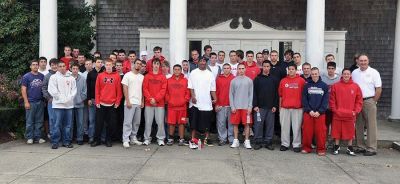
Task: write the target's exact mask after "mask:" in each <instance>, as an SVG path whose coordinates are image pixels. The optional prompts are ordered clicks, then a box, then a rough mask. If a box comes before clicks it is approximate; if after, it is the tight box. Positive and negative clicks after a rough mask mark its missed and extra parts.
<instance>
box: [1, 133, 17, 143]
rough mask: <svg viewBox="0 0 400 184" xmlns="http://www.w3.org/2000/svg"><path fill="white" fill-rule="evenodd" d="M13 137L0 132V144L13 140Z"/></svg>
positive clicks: (10, 134)
mask: <svg viewBox="0 0 400 184" xmlns="http://www.w3.org/2000/svg"><path fill="white" fill-rule="evenodd" d="M15 139H16V138H15V135H14V134H12V133H8V132H0V144H1V143H6V142H9V141H13V140H15Z"/></svg>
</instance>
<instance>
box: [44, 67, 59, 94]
mask: <svg viewBox="0 0 400 184" xmlns="http://www.w3.org/2000/svg"><path fill="white" fill-rule="evenodd" d="M56 72H57V71H53V70H49V73H48V74H46V75H45V76H44V80H43V87H42V93H43V97H44V98H45V99H46V100H47V101H49V100H50V99H52V98H53V97H52V96H51V95H50V93H49V91H48V90H47V89H48V88H49V80H50V77H51V76H52V75H53V74H55V73H56Z"/></svg>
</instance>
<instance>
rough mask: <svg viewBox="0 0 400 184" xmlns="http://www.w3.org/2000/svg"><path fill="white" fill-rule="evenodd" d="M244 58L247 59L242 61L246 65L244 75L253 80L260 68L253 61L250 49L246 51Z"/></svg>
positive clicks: (252, 53)
mask: <svg viewBox="0 0 400 184" xmlns="http://www.w3.org/2000/svg"><path fill="white" fill-rule="evenodd" d="M246 58H247V61H246V62H244V65H245V66H246V74H245V75H246V76H247V77H249V78H250V79H251V80H253V81H254V79H255V78H256V77H257V76H258V74H260V73H261V69H260V68H259V67H258V66H257V63H256V62H255V61H253V58H254V52H253V51H251V50H249V51H247V52H246Z"/></svg>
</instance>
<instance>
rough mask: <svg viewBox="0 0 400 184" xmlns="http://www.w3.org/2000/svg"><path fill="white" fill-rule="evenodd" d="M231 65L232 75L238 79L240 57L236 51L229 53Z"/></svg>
mask: <svg viewBox="0 0 400 184" xmlns="http://www.w3.org/2000/svg"><path fill="white" fill-rule="evenodd" d="M229 64H230V65H231V73H232V74H233V76H235V77H236V73H237V66H238V56H237V54H236V51H234V50H231V51H230V52H229Z"/></svg>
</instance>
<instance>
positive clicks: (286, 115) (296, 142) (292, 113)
mask: <svg viewBox="0 0 400 184" xmlns="http://www.w3.org/2000/svg"><path fill="white" fill-rule="evenodd" d="M279 116H280V120H281V145H282V146H286V147H289V146H290V127H292V131H293V142H292V145H293V148H299V147H300V146H301V124H302V121H303V109H285V108H281V110H280V114H279Z"/></svg>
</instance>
